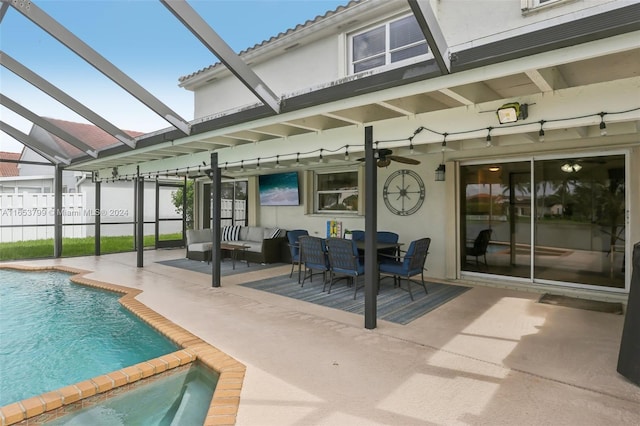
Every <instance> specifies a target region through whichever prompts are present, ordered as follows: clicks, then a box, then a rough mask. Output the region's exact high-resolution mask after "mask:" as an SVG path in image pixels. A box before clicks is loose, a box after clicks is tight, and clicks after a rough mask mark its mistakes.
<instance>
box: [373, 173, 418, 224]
mask: <svg viewBox="0 0 640 426" xmlns="http://www.w3.org/2000/svg"><path fill="white" fill-rule="evenodd" d="M424 195H425V191H424V182H422V179H421V178H420V176H419V175H418V174H417V173H416V172H414V171H413V170H406V169H403V170H398V171H395V172H393V173H391V175H390V176H389V177H388V178H387V181H386V182H385V183H384V188H383V189H382V197H383V198H384V203H385V204H386V206H387V208H388V209H389V211H390V212H391V213H393V214H397V215H399V216H409V215H411V214H414V213H415V212H417V211H418V209H419V208H420V207H421V206H422V203H423V202H424Z"/></svg>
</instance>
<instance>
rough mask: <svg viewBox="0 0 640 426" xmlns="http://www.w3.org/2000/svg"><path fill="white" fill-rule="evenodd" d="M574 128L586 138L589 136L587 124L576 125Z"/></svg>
mask: <svg viewBox="0 0 640 426" xmlns="http://www.w3.org/2000/svg"><path fill="white" fill-rule="evenodd" d="M573 130H574V131H575V132H576V133H577V134H578V135H579V136H580V137H581V138H586V137H588V136H589V128H588V127H587V126H581V127H580V126H579V127H574V128H573Z"/></svg>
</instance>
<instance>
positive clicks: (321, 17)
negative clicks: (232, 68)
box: [178, 0, 363, 82]
mask: <svg viewBox="0 0 640 426" xmlns="http://www.w3.org/2000/svg"><path fill="white" fill-rule="evenodd" d="M362 1H363V0H351V1H350V2H349V3H348V4H346V5H344V6H338V7H337V8H336V9H334V10H328V11H327V12H325V14H324V15H318V16H316V17H315V18H313V19H308V20H307V21H306V22H305V23H304V24H298V25H296V26H295V27H294V28H289V29H287V30H286V31H284V32H280V33H278V34H277V35H275V36H273V37H271V38H269V39H268V40H263V41H261V42H260V43H256V44H255V45H253V46H252V47H248V48H246V49H244V50H242V51H241V52H240V53H238V56H242V55H245V54H247V53H249V52H252V51H254V50H256V49H259V48H261V47H264V46H266V45H268V44H271V43H273V42H275V41H277V40H280V39H282V38H283V37H285V36H288V35H291V34H293V33H295V32H297V31H300V30H303V29H305V28H307V27H309V26H311V25H312V24H315V23H318V22H320V21H322V20H324V19H327V18H329V17H330V16H333V15H335V14H336V13H338V12H341V11H343V10H345V9H348V8H351V7H353V6H355V5H356V4H358V3H360V2H362ZM219 66H222V63H221V62H216V63H214V64H212V65H209V66H208V67H205V68H202V69H201V70H198V71H196V72H193V73H191V74H188V75H185V76H182V77H180V78H178V81H179V82H183V81H185V80H188V79H190V78H192V77H195V76H196V75H198V74H202V73H203V72H205V71H209V70H212V69H214V68H216V67H219Z"/></svg>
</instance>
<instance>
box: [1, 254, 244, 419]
mask: <svg viewBox="0 0 640 426" xmlns="http://www.w3.org/2000/svg"><path fill="white" fill-rule="evenodd" d="M0 269H14V270H19V271H30V272H33V271H60V272H67V273H71V274H74V275H72V276H71V277H70V278H69V279H70V280H71V281H72V282H74V283H76V284H81V285H86V286H90V287H95V288H99V289H103V290H108V291H113V292H116V293H120V294H123V296H122V297H121V298H120V299H119V302H120V303H121V304H122V305H123V306H124V307H125V308H127V309H128V310H129V311H131V312H132V313H133V314H134V315H136V316H137V317H139V318H140V319H141V320H142V321H144V322H145V323H147V324H148V325H150V326H151V327H153V328H154V329H156V330H157V331H158V332H160V333H161V334H162V335H164V336H165V337H167V338H168V339H169V340H171V341H172V342H174V343H175V344H176V345H178V346H180V347H182V349H181V350H179V351H176V352H173V353H170V354H167V355H163V356H161V357H158V358H154V359H151V360H149V361H143V362H140V363H138V364H135V365H132V366H130V367H125V368H123V369H120V370H118V371H114V372H111V373H108V374H103V375H100V376H97V377H94V378H91V379H89V380H85V381H82V382H80V383H76V384H74V385H69V386H65V387H63V388H61V389H57V390H54V391H51V392H46V393H44V394H42V395H38V396H35V397H31V398H27V399H24V400H22V401H18V402H14V403H11V404H9V405H5V406H4V407H0V420H1V424H2V426H5V425H12V424H16V423H19V422H23V424H34V423H41V421H39V420H38V418H37V416H41V415H43V414H47V415H50V414H54V415H55V410H61V411H63V410H64V408H65V407H66V406H69V405H70V404H74V403H78V402H81V401H82V400H84V399H86V398H90V397H92V396H94V395H98V394H101V393H105V392H108V391H112V390H117V389H118V388H123V389H124V387H125V386H128V385H130V384H131V383H134V382H137V381H139V380H141V379H146V378H150V377H152V376H155V375H159V374H162V373H163V372H165V371H169V370H172V369H175V368H177V367H179V366H183V365H186V364H189V363H192V362H194V361H196V360H198V361H199V362H201V363H202V364H204V365H205V366H207V367H208V368H210V369H211V370H213V371H215V372H216V373H218V374H219V377H218V383H217V385H216V388H215V390H214V392H213V397H212V398H211V403H210V405H209V411H208V412H207V417H206V419H205V422H204V425H205V426H208V425H234V424H235V423H236V416H237V413H238V407H239V405H240V392H241V391H242V384H243V381H244V375H245V372H246V367H245V366H244V364H242V363H240V362H238V361H236V360H235V359H234V358H232V357H231V356H229V355H227V354H225V353H224V352H222V351H221V350H219V349H218V348H216V347H214V346H211V345H210V344H208V343H207V342H205V341H204V340H202V339H200V338H199V337H197V336H196V335H194V334H192V333H190V332H189V331H187V330H185V329H184V328H182V327H180V326H178V325H177V324H174V323H173V322H171V321H169V320H168V319H166V318H165V317H163V316H162V315H160V314H158V313H157V312H155V311H153V310H152V309H150V308H148V307H147V306H146V305H144V304H143V303H141V302H140V301H138V300H137V299H136V298H135V297H136V296H137V295H138V294H140V293H142V290H137V289H134V288H130V287H125V286H121V285H116V284H109V283H106V282H103V281H97V280H93V279H90V278H87V277H86V276H85V275H87V274H90V273H91V271H86V270H82V269H77V268H70V267H65V266H36V267H34V266H23V265H0Z"/></svg>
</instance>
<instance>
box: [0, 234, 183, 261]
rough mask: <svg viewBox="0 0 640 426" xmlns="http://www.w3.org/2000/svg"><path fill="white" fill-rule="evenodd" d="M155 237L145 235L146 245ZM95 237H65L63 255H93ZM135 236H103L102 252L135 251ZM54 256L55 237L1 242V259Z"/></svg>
mask: <svg viewBox="0 0 640 426" xmlns="http://www.w3.org/2000/svg"><path fill="white" fill-rule="evenodd" d="M181 237H182V234H181V233H176V234H166V235H161V236H160V240H163V241H164V240H173V239H179V238H181ZM154 245H155V237H154V236H153V235H145V237H144V246H145V247H154ZM94 248H95V238H94V237H86V238H63V239H62V256H63V257H72V256H92V255H93V254H94ZM134 249H135V248H134V246H133V236H122V237H102V238H101V239H100V252H101V254H108V253H120V252H126V251H133V250H134ZM43 257H53V238H51V239H47V240H32V241H19V242H14V243H0V261H2V260H18V259H37V258H43Z"/></svg>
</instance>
